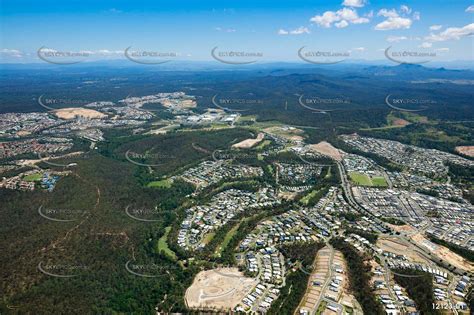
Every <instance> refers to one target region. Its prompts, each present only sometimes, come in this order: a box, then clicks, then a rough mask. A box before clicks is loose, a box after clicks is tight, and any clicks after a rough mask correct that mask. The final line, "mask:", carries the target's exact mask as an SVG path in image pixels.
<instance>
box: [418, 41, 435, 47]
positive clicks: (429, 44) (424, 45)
mask: <svg viewBox="0 0 474 315" xmlns="http://www.w3.org/2000/svg"><path fill="white" fill-rule="evenodd" d="M431 46H433V44H432V43H429V42H424V43H421V45H420V46H418V47H420V48H431Z"/></svg>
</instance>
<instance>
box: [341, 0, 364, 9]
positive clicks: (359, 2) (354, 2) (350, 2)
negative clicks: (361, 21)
mask: <svg viewBox="0 0 474 315" xmlns="http://www.w3.org/2000/svg"><path fill="white" fill-rule="evenodd" d="M366 3H367V1H365V0H344V2H343V3H342V5H343V6H346V7H354V8H362V7H363V6H364V5H365V4H366Z"/></svg>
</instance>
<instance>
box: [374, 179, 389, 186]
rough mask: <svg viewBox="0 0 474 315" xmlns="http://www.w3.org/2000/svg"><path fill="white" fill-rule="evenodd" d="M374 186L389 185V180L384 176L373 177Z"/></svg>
mask: <svg viewBox="0 0 474 315" xmlns="http://www.w3.org/2000/svg"><path fill="white" fill-rule="evenodd" d="M371 180H372V186H377V187H387V186H388V184H387V181H386V180H385V178H383V177H372V178H371Z"/></svg>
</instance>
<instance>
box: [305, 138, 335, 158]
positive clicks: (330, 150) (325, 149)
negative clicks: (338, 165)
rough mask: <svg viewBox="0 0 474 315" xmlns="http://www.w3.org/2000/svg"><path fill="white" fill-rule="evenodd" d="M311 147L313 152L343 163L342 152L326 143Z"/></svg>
mask: <svg viewBox="0 0 474 315" xmlns="http://www.w3.org/2000/svg"><path fill="white" fill-rule="evenodd" d="M310 147H311V149H312V150H314V151H316V152H318V153H321V154H322V155H326V156H329V157H330V158H333V159H334V160H336V161H342V154H341V151H339V150H338V149H336V148H335V147H333V146H332V145H331V144H330V143H328V142H326V141H321V142H320V143H318V144H312V145H310Z"/></svg>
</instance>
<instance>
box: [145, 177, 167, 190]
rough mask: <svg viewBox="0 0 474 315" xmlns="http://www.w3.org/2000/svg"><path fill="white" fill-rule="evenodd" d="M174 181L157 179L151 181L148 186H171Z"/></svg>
mask: <svg viewBox="0 0 474 315" xmlns="http://www.w3.org/2000/svg"><path fill="white" fill-rule="evenodd" d="M172 183H173V181H172V180H170V179H163V180H156V181H153V182H149V183H148V184H147V185H146V186H147V187H158V188H170V187H171V184H172Z"/></svg>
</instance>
